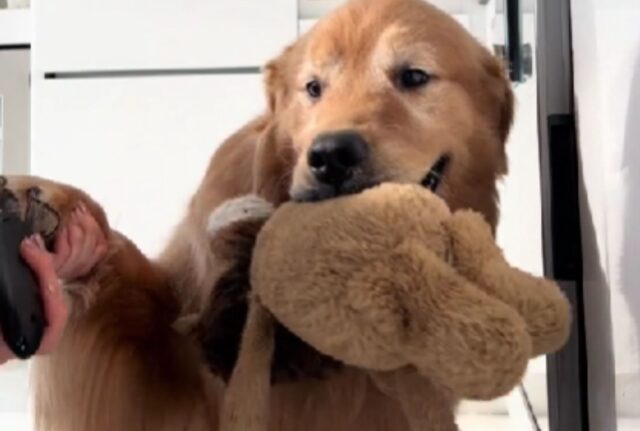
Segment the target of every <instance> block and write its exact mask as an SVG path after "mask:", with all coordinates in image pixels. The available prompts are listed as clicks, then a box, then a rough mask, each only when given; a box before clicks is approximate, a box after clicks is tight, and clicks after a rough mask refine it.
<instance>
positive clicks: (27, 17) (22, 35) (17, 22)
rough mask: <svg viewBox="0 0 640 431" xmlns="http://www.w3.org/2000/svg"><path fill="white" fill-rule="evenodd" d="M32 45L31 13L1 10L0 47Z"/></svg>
mask: <svg viewBox="0 0 640 431" xmlns="http://www.w3.org/2000/svg"><path fill="white" fill-rule="evenodd" d="M30 43H31V11H30V10H29V9H0V46H2V45H26V44H30Z"/></svg>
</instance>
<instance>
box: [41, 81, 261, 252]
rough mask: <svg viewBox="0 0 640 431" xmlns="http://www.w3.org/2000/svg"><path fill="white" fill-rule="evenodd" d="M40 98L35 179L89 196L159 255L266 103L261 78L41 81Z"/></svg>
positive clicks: (115, 223) (143, 246) (145, 248)
mask: <svg viewBox="0 0 640 431" xmlns="http://www.w3.org/2000/svg"><path fill="white" fill-rule="evenodd" d="M34 92H35V94H34V106H33V130H34V135H33V145H32V153H31V162H32V173H33V174H35V175H38V176H43V177H47V178H52V179H55V180H58V181H63V182H66V183H70V184H73V185H75V186H77V187H80V188H82V189H84V190H86V191H87V192H89V193H90V194H91V195H92V196H93V197H94V198H95V199H97V200H98V202H100V203H101V204H103V205H104V206H105V209H106V211H107V214H108V216H109V219H110V221H111V223H112V224H113V226H114V227H115V228H117V229H119V230H120V231H122V232H123V233H125V234H126V235H127V236H129V237H130V238H131V239H132V240H134V241H135V243H136V244H138V245H139V246H140V247H141V249H142V250H143V251H144V252H146V253H150V254H151V255H155V254H157V253H158V252H159V251H160V249H161V247H162V246H163V245H164V244H165V243H166V241H167V239H168V235H169V233H170V232H171V229H172V227H173V226H174V225H175V224H176V223H177V222H178V221H179V220H180V218H181V216H182V215H183V214H184V211H185V208H186V205H187V203H188V200H189V198H190V197H191V195H192V193H193V192H194V191H195V189H196V187H197V186H198V184H199V182H200V180H201V179H202V176H203V175H204V172H205V170H206V167H207V165H208V162H209V159H210V157H211V155H212V154H213V152H214V151H215V150H216V148H217V147H218V145H219V144H220V143H221V142H222V141H223V140H224V139H225V138H226V137H227V136H228V135H230V134H231V133H233V132H234V131H235V130H236V129H237V128H238V127H240V126H242V125H243V124H244V123H245V122H246V121H248V120H250V119H251V118H253V116H254V115H257V114H259V113H260V112H261V110H262V106H261V105H262V103H263V96H262V85H261V77H260V76H258V75H214V76H188V77H184V76H181V77H161V78H144V79H142V78H127V79H87V80H36V81H35V82H34ZM228 169H234V167H233V166H229V167H228Z"/></svg>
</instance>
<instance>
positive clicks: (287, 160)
mask: <svg viewBox="0 0 640 431" xmlns="http://www.w3.org/2000/svg"><path fill="white" fill-rule="evenodd" d="M254 157H255V158H254V167H253V172H254V183H253V192H254V193H255V194H257V195H258V196H260V197H262V198H264V199H266V200H267V201H269V202H271V203H272V204H274V205H279V204H281V203H283V202H286V201H287V200H288V198H289V187H290V185H291V174H292V172H293V164H294V160H295V157H294V155H293V147H292V145H291V142H290V141H289V138H288V137H287V136H285V134H284V133H282V131H281V130H279V128H278V122H277V121H272V122H271V123H270V124H269V125H268V126H267V128H266V129H265V130H264V132H263V133H262V134H261V136H260V138H259V139H258V142H257V147H256V153H255V156H254Z"/></svg>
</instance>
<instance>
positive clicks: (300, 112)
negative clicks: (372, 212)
mask: <svg viewBox="0 0 640 431" xmlns="http://www.w3.org/2000/svg"><path fill="white" fill-rule="evenodd" d="M266 87H267V96H268V100H269V107H270V111H271V117H272V118H273V120H274V121H273V123H274V129H277V131H275V132H273V133H271V134H270V135H269V138H268V139H271V140H272V141H273V142H271V144H274V143H276V144H277V145H279V146H280V147H282V146H286V147H287V148H288V149H289V150H291V151H290V153H291V154H292V155H293V156H292V157H291V164H293V165H294V166H293V167H290V171H291V172H292V178H291V182H290V189H289V193H290V195H291V197H292V198H293V199H296V200H318V199H326V198H331V197H335V196H339V195H342V194H348V193H354V192H357V191H360V190H362V189H364V188H367V187H370V186H373V185H375V184H378V183H381V182H385V181H393V182H412V183H420V182H422V181H423V180H424V178H425V176H426V175H427V173H428V172H429V170H430V168H431V166H432V165H433V164H434V163H435V162H436V161H437V160H438V159H439V158H441V157H442V156H447V157H448V158H449V160H450V162H449V163H448V166H447V171H446V173H445V179H444V182H443V184H442V187H441V190H440V192H441V194H442V195H443V197H444V198H445V199H446V200H447V201H448V203H449V204H450V205H451V206H452V207H454V208H458V207H468V208H473V209H476V210H478V211H481V212H482V213H484V214H485V216H486V217H487V219H488V220H489V221H490V222H491V223H493V224H495V222H496V219H497V202H496V180H497V179H498V178H499V177H500V176H501V175H502V174H504V173H505V172H506V157H505V150H504V143H505V141H506V138H507V135H508V131H509V128H510V126H511V121H512V104H513V97H512V93H511V89H510V85H509V82H508V80H507V79H506V77H505V73H504V70H503V66H502V64H501V63H500V62H499V61H498V60H497V58H495V57H494V56H493V55H492V54H491V53H490V52H489V51H487V50H486V49H485V48H484V47H482V46H481V45H480V43H479V42H478V41H476V40H475V39H474V38H473V37H472V36H471V35H470V34H468V33H467V32H466V30H464V28H463V27H461V26H460V25H459V24H458V23H457V22H456V21H455V20H454V19H453V18H451V17H450V16H448V15H447V14H445V13H443V12H441V11H439V10H438V9H436V8H434V7H432V6H430V5H428V4H426V3H424V2H423V1H421V0H376V1H368V0H352V1H350V2H349V3H347V4H346V5H345V6H343V7H342V8H340V9H339V10H337V11H335V12H334V13H332V14H331V15H329V16H328V17H326V18H325V19H323V20H321V21H320V22H319V23H318V24H317V25H316V26H315V27H314V28H313V29H312V30H311V31H310V32H309V33H308V34H307V35H305V36H303V37H302V38H301V39H299V40H298V41H297V42H296V43H295V44H294V45H292V46H290V47H289V48H287V50H286V51H285V52H284V53H283V54H282V55H281V56H280V57H279V58H277V59H275V60H274V61H272V62H271V63H270V64H269V65H268V66H267V68H266ZM272 131H273V130H272Z"/></svg>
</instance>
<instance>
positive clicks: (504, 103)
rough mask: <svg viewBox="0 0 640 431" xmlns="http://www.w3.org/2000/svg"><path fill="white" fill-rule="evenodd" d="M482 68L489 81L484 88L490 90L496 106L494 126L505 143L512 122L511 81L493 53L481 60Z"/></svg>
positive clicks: (512, 100) (503, 66) (505, 69)
mask: <svg viewBox="0 0 640 431" xmlns="http://www.w3.org/2000/svg"><path fill="white" fill-rule="evenodd" d="M483 66H484V69H485V71H486V73H487V76H488V79H489V82H488V85H487V87H486V88H489V91H490V92H491V98H492V99H493V100H492V102H494V103H495V104H494V106H495V107H496V112H495V114H494V115H495V116H496V123H495V127H496V129H497V132H498V137H499V139H500V140H501V141H502V143H503V144H505V143H506V141H507V138H508V137H509V132H510V131H511V126H512V124H513V115H514V97H513V90H512V88H511V82H510V81H509V77H508V76H507V68H506V67H505V64H504V62H503V61H502V60H500V59H499V58H498V57H496V56H493V55H487V56H486V57H485V58H484V61H483Z"/></svg>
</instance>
